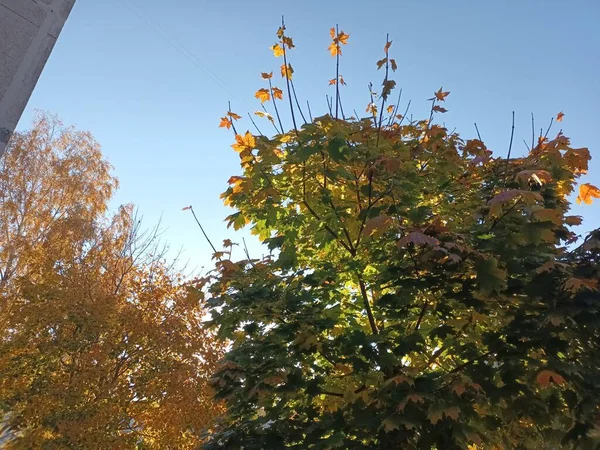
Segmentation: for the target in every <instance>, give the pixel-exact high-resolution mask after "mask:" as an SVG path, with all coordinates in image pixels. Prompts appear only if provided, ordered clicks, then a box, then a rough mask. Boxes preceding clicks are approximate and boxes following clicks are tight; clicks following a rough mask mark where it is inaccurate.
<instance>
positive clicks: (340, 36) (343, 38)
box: [337, 31, 350, 54]
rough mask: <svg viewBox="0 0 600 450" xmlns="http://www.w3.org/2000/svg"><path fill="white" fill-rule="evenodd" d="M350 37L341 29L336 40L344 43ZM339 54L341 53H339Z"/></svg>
mask: <svg viewBox="0 0 600 450" xmlns="http://www.w3.org/2000/svg"><path fill="white" fill-rule="evenodd" d="M349 37H350V35H349V34H346V33H344V32H343V31H340V34H338V37H337V38H338V40H339V41H340V43H341V44H344V45H346V44H347V43H348V38H349ZM340 54H341V53H340Z"/></svg>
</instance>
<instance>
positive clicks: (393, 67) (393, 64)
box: [390, 58, 398, 72]
mask: <svg viewBox="0 0 600 450" xmlns="http://www.w3.org/2000/svg"><path fill="white" fill-rule="evenodd" d="M390 64H391V65H392V71H394V72H395V71H396V70H397V69H398V65H397V64H396V60H395V59H393V58H392V59H390Z"/></svg>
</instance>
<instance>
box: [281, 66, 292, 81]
mask: <svg viewBox="0 0 600 450" xmlns="http://www.w3.org/2000/svg"><path fill="white" fill-rule="evenodd" d="M293 73H294V69H293V68H292V65H291V64H288V65H287V70H286V67H285V64H282V65H281V76H282V77H287V78H288V79H290V80H291V79H292V74H293Z"/></svg>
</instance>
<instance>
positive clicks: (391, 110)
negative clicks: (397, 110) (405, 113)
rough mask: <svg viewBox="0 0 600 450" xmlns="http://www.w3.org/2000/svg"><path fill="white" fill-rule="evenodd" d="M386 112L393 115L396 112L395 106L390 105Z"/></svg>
mask: <svg viewBox="0 0 600 450" xmlns="http://www.w3.org/2000/svg"><path fill="white" fill-rule="evenodd" d="M386 111H387V112H388V114H391V113H393V112H394V105H390V106H388V107H387V108H386Z"/></svg>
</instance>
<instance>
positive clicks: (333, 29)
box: [329, 27, 335, 39]
mask: <svg viewBox="0 0 600 450" xmlns="http://www.w3.org/2000/svg"><path fill="white" fill-rule="evenodd" d="M329 36H331V39H333V38H335V28H333V27H331V28H330V29H329Z"/></svg>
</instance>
